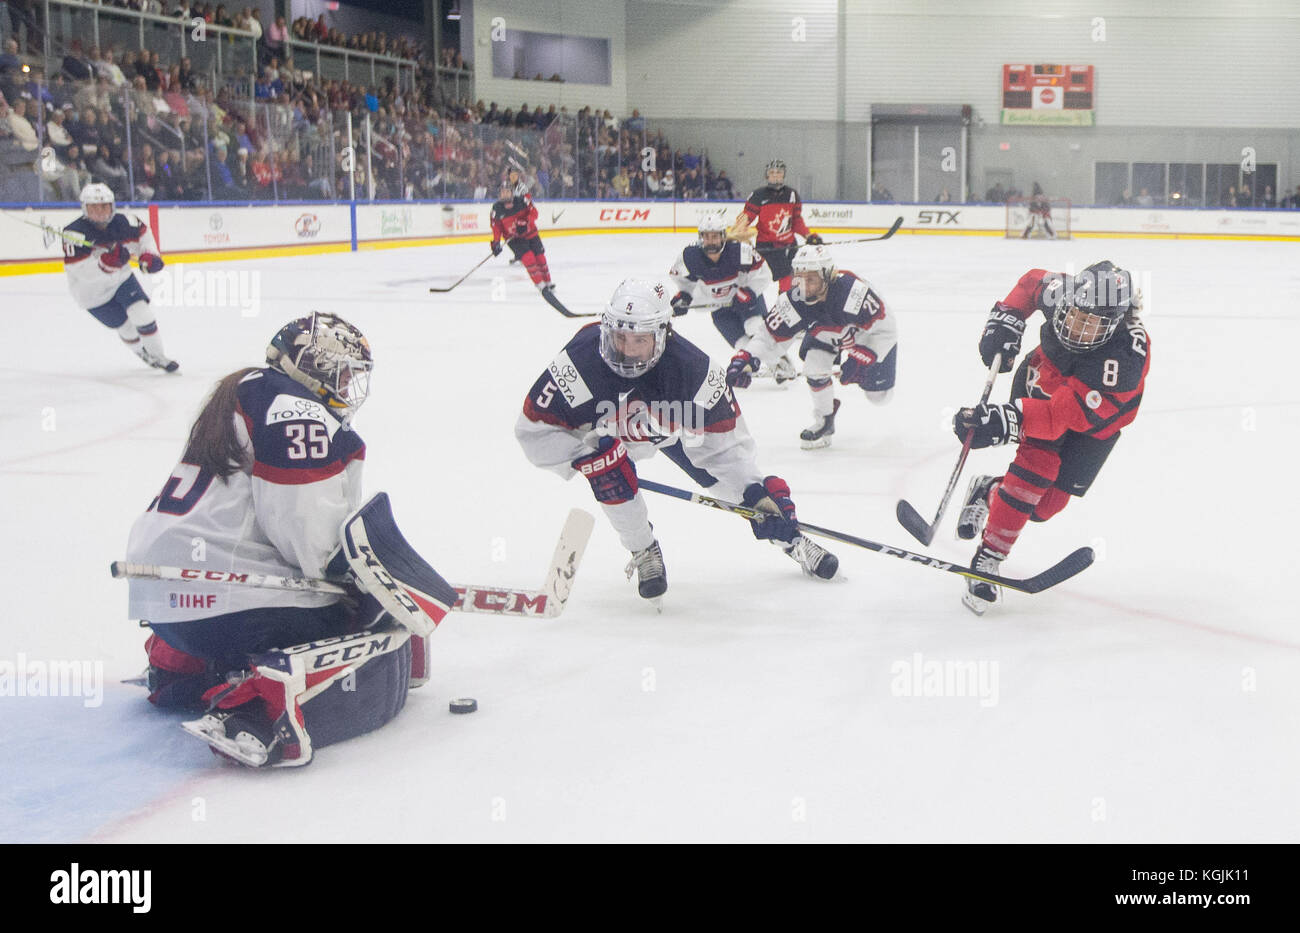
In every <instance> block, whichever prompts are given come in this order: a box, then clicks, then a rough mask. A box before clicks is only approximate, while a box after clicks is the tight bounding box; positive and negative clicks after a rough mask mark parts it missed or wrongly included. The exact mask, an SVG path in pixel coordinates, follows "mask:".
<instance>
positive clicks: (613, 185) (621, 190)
mask: <svg viewBox="0 0 1300 933" xmlns="http://www.w3.org/2000/svg"><path fill="white" fill-rule="evenodd" d="M609 187H610V189H611V190H612V191H613V196H614V197H616V198H627V197H630V196H631V190H632V179H631V178H629V177H628V174H627V166H626V165H620V166H619V169H618V174H617V175H615V176H614V177H613V178H611V179H610V182H609Z"/></svg>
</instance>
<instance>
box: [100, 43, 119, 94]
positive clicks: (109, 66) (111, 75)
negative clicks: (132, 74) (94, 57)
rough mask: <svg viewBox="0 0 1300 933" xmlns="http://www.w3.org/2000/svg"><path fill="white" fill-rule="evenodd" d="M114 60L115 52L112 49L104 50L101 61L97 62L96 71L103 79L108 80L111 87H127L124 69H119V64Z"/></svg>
mask: <svg viewBox="0 0 1300 933" xmlns="http://www.w3.org/2000/svg"><path fill="white" fill-rule="evenodd" d="M113 59H114V55H113V50H112V49H111V48H107V49H104V50H103V52H102V53H101V58H100V59H99V61H97V62H95V70H96V71H97V72H98V73H99V75H100V76H101V77H103V78H107V79H108V83H109V85H110V86H111V87H126V85H127V80H126V75H124V74H122V69H121V68H120V67H118V64H117V62H115V61H114V60H113Z"/></svg>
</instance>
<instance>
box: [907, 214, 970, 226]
mask: <svg viewBox="0 0 1300 933" xmlns="http://www.w3.org/2000/svg"><path fill="white" fill-rule="evenodd" d="M960 213H961V211H917V212H916V222H917V223H918V224H955V223H957V215H958V214H960Z"/></svg>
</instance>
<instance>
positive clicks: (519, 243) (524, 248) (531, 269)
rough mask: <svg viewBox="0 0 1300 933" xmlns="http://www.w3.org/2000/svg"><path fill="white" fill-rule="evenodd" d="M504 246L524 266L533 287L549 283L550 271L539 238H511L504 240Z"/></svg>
mask: <svg viewBox="0 0 1300 933" xmlns="http://www.w3.org/2000/svg"><path fill="white" fill-rule="evenodd" d="M506 245H507V246H509V247H510V252H512V253H514V254H515V258H516V259H518V260H519V261H520V262H522V263H523V264H524V268H525V269H526V270H527V271H528V277H529V278H530V279H532V282H533V284H534V285H545V284H546V283H548V282H550V281H551V270H550V269H549V268H547V265H546V249H545V248H544V247H543V246H542V238H541V237H539V236H533V237H527V238H524V237H511V238H510V239H509V240H506Z"/></svg>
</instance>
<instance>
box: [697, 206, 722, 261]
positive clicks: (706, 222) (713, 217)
mask: <svg viewBox="0 0 1300 933" xmlns="http://www.w3.org/2000/svg"><path fill="white" fill-rule="evenodd" d="M706 233H716V234H718V243H717V246H716V247H715V248H714V249H712V250H710V249H709V247H707V246H705V245H704V234H706ZM698 242H699V244H700V249H702V250H704V251H705V252H706V253H708V252H721V251H722V249H723V247H725V246H726V245H727V222H726V220H724V219H723V217H722V215H721V214H705V215H704V217H703V219H702V220H700V227H699V240H698Z"/></svg>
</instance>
